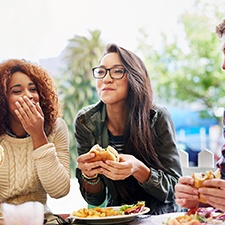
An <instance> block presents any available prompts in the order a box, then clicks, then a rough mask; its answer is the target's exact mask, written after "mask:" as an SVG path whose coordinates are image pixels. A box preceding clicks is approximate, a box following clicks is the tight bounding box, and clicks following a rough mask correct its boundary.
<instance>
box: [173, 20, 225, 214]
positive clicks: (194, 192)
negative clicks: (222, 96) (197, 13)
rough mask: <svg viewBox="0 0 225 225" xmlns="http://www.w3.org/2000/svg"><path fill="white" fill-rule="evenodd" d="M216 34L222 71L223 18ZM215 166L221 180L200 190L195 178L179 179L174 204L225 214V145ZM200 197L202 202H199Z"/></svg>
mask: <svg viewBox="0 0 225 225" xmlns="http://www.w3.org/2000/svg"><path fill="white" fill-rule="evenodd" d="M216 34H217V35H218V37H219V38H221V41H222V48H221V50H222V54H223V62H222V69H223V70H225V18H224V19H223V20H222V22H221V23H219V24H218V25H217V26H216ZM224 137H225V134H224ZM217 166H218V168H220V174H221V178H222V179H218V178H214V179H207V180H205V181H204V182H203V183H202V185H201V186H203V187H200V188H195V187H194V183H195V179H194V178H195V177H189V176H184V177H181V178H180V179H179V180H178V184H177V185H176V186H175V190H176V192H175V196H176V203H177V204H178V205H180V206H181V207H184V208H187V209H190V208H196V207H199V206H209V205H210V206H213V207H215V208H217V209H219V210H221V211H224V212H225V145H223V147H222V156H221V158H220V160H219V161H218V162H217ZM201 197H203V198H204V201H201V200H200V199H201ZM202 202H203V203H202Z"/></svg>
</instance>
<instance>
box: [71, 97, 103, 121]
mask: <svg viewBox="0 0 225 225" xmlns="http://www.w3.org/2000/svg"><path fill="white" fill-rule="evenodd" d="M103 105H104V103H103V102H101V101H100V102H97V103H95V104H92V105H89V106H86V107H84V108H82V109H81V110H80V111H78V113H77V115H76V118H75V121H77V120H82V119H84V118H92V117H93V116H94V115H96V114H100V112H101V109H102V107H103Z"/></svg>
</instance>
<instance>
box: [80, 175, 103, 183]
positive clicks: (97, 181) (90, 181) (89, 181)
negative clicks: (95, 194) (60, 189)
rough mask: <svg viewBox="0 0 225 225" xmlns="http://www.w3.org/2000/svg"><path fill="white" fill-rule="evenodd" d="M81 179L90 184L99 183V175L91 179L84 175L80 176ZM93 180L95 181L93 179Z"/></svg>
mask: <svg viewBox="0 0 225 225" xmlns="http://www.w3.org/2000/svg"><path fill="white" fill-rule="evenodd" d="M82 178H83V180H84V181H85V182H86V183H87V184H90V185H96V184H98V183H99V181H100V177H97V178H93V179H86V178H85V177H84V176H82ZM94 180H95V181H94Z"/></svg>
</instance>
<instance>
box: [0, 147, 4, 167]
mask: <svg viewBox="0 0 225 225" xmlns="http://www.w3.org/2000/svg"><path fill="white" fill-rule="evenodd" d="M3 160H4V148H3V147H2V146H1V145H0V165H1V164H2V163H3Z"/></svg>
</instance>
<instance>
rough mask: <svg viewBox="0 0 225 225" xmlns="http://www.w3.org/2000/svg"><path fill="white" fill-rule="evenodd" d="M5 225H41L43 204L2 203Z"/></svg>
mask: <svg viewBox="0 0 225 225" xmlns="http://www.w3.org/2000/svg"><path fill="white" fill-rule="evenodd" d="M2 210H3V219H4V223H5V225H43V222H44V206H43V204H41V203H40V202H26V203H23V204H20V205H12V204H8V203H3V204H2Z"/></svg>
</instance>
